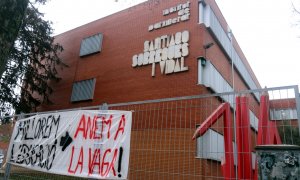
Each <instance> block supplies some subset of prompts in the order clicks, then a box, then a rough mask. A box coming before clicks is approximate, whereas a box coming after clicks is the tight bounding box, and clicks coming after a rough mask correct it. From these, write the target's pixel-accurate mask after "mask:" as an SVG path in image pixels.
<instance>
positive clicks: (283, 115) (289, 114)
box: [270, 108, 298, 120]
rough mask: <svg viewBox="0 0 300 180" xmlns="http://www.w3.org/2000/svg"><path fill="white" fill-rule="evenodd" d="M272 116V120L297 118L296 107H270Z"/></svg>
mask: <svg viewBox="0 0 300 180" xmlns="http://www.w3.org/2000/svg"><path fill="white" fill-rule="evenodd" d="M270 118H271V119H272V120H292V119H298V118H297V110H296V109H292V108H290V109H270Z"/></svg>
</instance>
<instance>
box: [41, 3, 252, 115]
mask: <svg viewBox="0 0 300 180" xmlns="http://www.w3.org/2000/svg"><path fill="white" fill-rule="evenodd" d="M185 2H186V1H184V0H176V1H175V0H174V1H158V3H155V2H154V1H148V2H145V3H142V4H140V5H137V6H134V7H132V8H129V9H127V10H124V11H121V12H119V13H116V14H113V15H110V16H108V17H105V18H102V19H99V20H97V21H94V22H91V23H89V24H86V25H83V26H81V27H78V28H76V29H73V30H71V31H68V32H65V33H63V34H60V35H58V36H56V42H58V43H60V44H62V45H63V47H64V49H65V50H64V51H63V52H62V53H61V58H62V59H63V60H64V62H65V63H66V64H68V65H69V68H65V69H64V70H60V71H59V73H60V76H61V77H62V78H63V79H62V81H60V82H59V83H52V85H53V88H54V93H53V94H52V96H51V97H50V98H51V100H52V101H53V102H54V104H53V105H50V106H47V107H43V108H40V109H39V110H57V109H64V108H72V107H83V106H91V105H99V104H101V103H104V102H106V103H119V102H128V101H138V100H148V99H158V98H167V97H177V96H186V95H195V94H206V93H209V91H207V90H206V88H205V87H203V86H201V85H197V81H198V79H197V76H198V75H197V74H198V65H197V57H199V56H203V55H204V50H203V44H206V43H208V42H214V40H213V38H212V37H211V35H210V33H209V32H208V31H207V30H206V28H205V26H204V25H202V24H198V1H196V0H192V1H190V2H191V6H190V20H188V21H184V22H180V23H177V24H175V25H171V26H168V27H164V28H161V29H158V30H154V31H151V32H149V31H148V26H149V25H150V24H154V23H156V22H159V21H162V20H166V19H169V18H173V17H177V13H174V14H170V15H168V16H163V15H162V11H163V9H166V8H170V7H172V6H175V5H177V4H179V3H185ZM210 3H213V4H212V6H216V5H214V2H210ZM221 19H222V18H221ZM183 30H188V31H189V34H190V40H189V55H188V56H187V57H186V58H185V59H186V60H185V64H186V66H188V68H189V70H188V71H186V72H180V73H175V74H170V75H162V74H160V68H159V64H157V65H156V75H155V77H152V76H151V69H152V67H151V65H147V66H141V67H136V68H132V66H131V65H132V56H133V55H135V54H138V53H141V52H143V45H144V41H146V40H154V39H155V38H156V37H159V36H162V35H170V34H175V33H176V32H182V31H183ZM99 32H100V33H103V36H104V37H103V44H102V52H100V53H98V54H94V55H90V56H86V57H82V58H81V57H79V50H80V43H81V41H82V39H83V38H85V37H88V36H91V35H94V34H96V33H99ZM214 43H215V45H214V46H212V47H211V48H210V49H209V50H207V58H208V59H209V60H211V61H212V62H213V64H214V65H215V66H216V68H217V69H218V70H219V71H220V72H221V73H222V74H223V76H224V78H225V79H226V80H227V81H228V82H231V65H230V64H229V62H228V60H227V59H226V57H225V56H224V54H223V52H222V51H221V48H220V47H219V46H218V45H217V43H216V42H214ZM90 78H96V87H95V93H94V99H93V100H92V101H88V102H78V103H71V102H70V97H71V91H72V84H73V82H75V81H80V80H85V79H90ZM235 81H236V85H235V86H236V87H237V89H239V90H241V89H247V88H246V86H245V84H244V83H243V81H242V80H241V79H240V78H238V74H237V73H235Z"/></svg>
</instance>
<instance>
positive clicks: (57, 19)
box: [40, 0, 300, 87]
mask: <svg viewBox="0 0 300 180" xmlns="http://www.w3.org/2000/svg"><path fill="white" fill-rule="evenodd" d="M142 1H143V0H118V1H117V2H116V0H50V1H49V2H48V3H47V4H46V5H45V6H43V7H40V10H41V11H42V12H44V13H45V18H46V19H48V20H51V21H52V22H53V28H54V29H55V34H60V33H62V32H65V31H67V30H70V29H73V28H75V27H78V26H80V25H83V24H86V23H88V22H91V21H93V20H96V19H99V18H101V17H104V16H107V15H109V14H112V13H114V12H117V11H120V10H122V9H125V8H126V7H128V6H133V5H135V4H137V3H140V2H142ZM216 2H217V4H218V5H219V8H220V9H221V11H222V13H223V15H224V17H225V19H226V20H227V22H228V24H229V26H230V28H231V29H232V31H233V34H234V36H235V37H236V39H237V41H238V43H239V45H240V47H241V48H242V50H243V52H244V54H245V56H246V58H247V60H248V61H249V63H250V65H251V67H252V69H253V71H254V73H255V74H256V76H257V78H258V80H259V82H260V84H261V86H262V87H265V86H267V87H277V86H285V85H299V86H300V26H296V24H297V20H299V19H300V15H297V14H296V13H294V12H293V8H292V2H293V3H294V4H295V6H296V7H300V0H216ZM299 10H300V8H299Z"/></svg>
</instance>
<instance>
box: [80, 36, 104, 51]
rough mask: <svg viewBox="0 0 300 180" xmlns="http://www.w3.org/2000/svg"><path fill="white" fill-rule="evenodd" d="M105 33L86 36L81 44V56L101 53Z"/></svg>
mask: <svg viewBox="0 0 300 180" xmlns="http://www.w3.org/2000/svg"><path fill="white" fill-rule="evenodd" d="M102 39H103V35H102V34H101V33H99V34H96V35H93V36H90V37H87V38H84V39H83V40H82V42H81V45H80V54H79V56H80V57H83V56H87V55H90V54H95V53H99V52H100V51H101V48H102Z"/></svg>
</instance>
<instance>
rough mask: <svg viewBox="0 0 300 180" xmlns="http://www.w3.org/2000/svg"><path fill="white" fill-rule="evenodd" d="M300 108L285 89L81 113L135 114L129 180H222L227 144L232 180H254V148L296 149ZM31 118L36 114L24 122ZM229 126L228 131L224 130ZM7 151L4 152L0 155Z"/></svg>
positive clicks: (8, 169) (31, 175)
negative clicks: (225, 113)
mask: <svg viewBox="0 0 300 180" xmlns="http://www.w3.org/2000/svg"><path fill="white" fill-rule="evenodd" d="M262 97H264V98H267V100H268V104H266V106H264V107H265V108H266V109H265V110H266V111H265V110H263V109H262V104H264V103H263V102H262V101H264V100H263V99H262ZM299 103H300V101H299V91H298V86H286V87H278V88H266V89H257V90H249V91H248V90H247V91H239V92H227V93H219V94H205V95H195V96H185V97H175V98H166V99H158V100H148V101H139V102H128V103H120V104H104V105H101V106H94V107H86V108H81V109H109V110H127V111H132V112H133V119H132V132H131V150H130V163H129V164H130V165H129V177H128V179H153V180H156V179H172V180H173V179H189V180H193V179H197V180H199V179H224V175H225V174H226V171H224V166H222V164H224V163H225V164H226V163H228V157H227V156H226V153H228V151H227V150H226V144H227V145H228V144H232V146H230V145H229V147H231V149H232V151H233V152H232V155H233V156H232V158H233V163H234V164H232V165H231V166H228V167H229V171H231V172H233V173H234V174H233V177H234V178H233V179H238V177H242V176H243V177H248V179H254V178H255V174H256V173H257V172H256V170H255V169H257V168H256V154H255V149H254V148H255V147H256V145H257V144H262V143H263V144H272V143H283V144H296V145H300V136H299V119H298V117H300V109H299V108H300V107H299ZM222 104H227V105H228V107H229V108H228V109H229V110H228V112H229V115H230V116H231V118H230V119H229V120H225V119H226V117H225V116H223V115H222V114H218V113H222V112H221V111H217V110H218V108H220V106H222ZM240 108H244V109H240ZM69 110H70V109H69ZM72 110H74V109H72ZM263 112H267V113H265V114H264V113H263ZM40 113H41V112H40ZM32 115H34V113H31V114H25V115H23V116H32ZM213 115H215V116H216V117H217V118H215V121H214V122H213V123H212V121H211V119H210V118H212V116H213ZM18 116H20V115H18ZM18 116H15V117H18ZM240 116H243V117H246V118H248V121H249V123H248V124H247V123H246V124H243V123H244V122H246V121H243V122H242V123H241V122H239V119H240ZM261 119H264V121H263V122H264V123H261V122H262V120H261ZM226 121H227V123H226ZM224 122H225V124H224ZM228 122H229V124H230V127H226V125H228ZM205 123H206V124H205ZM201 125H202V128H203V127H204V125H205V127H206V128H205V131H203V133H202V134H201V136H197V138H196V139H195V140H192V137H193V135H194V134H195V131H196V129H197V127H199V126H201ZM1 126H2V127H4V126H6V127H8V125H1ZM10 126H11V125H10ZM239 128H240V129H239ZM11 130H12V129H11ZM229 130H230V131H229ZM225 132H231V133H230V135H231V139H232V142H229V141H230V140H229V141H228V138H227V141H226V140H225V139H226V138H224V135H225V134H224V133H225ZM267 132H268V133H267ZM9 133H11V131H9V128H6V134H2V130H1V133H0V135H1V147H5V143H6V144H7V142H8V141H9ZM272 133H273V134H272ZM263 136H265V137H263ZM238 144H243V146H242V147H241V146H239V145H238ZM224 147H225V148H224ZM245 147H248V150H247V151H246V150H244V149H245ZM241 148H242V149H241ZM243 148H244V149H243ZM246 149H247V148H246ZM5 151H6V149H2V152H3V154H5ZM0 153H1V151H0ZM245 154H247V155H248V156H247V157H248V160H249V162H248V164H246V163H247V162H246V161H245V160H244V159H243V160H241V157H246V156H243V155H245ZM226 158H227V159H226ZM249 163H250V164H249ZM4 164H5V162H4ZM238 167H248V169H246V168H243V169H242V168H238ZM249 168H250V169H249ZM227 171H228V169H227ZM246 174H247V175H246ZM1 176H2V177H5V176H6V177H8V176H9V177H10V179H20V178H22V179H76V178H73V177H68V176H57V175H52V174H47V173H41V172H37V171H31V170H27V169H23V168H19V167H15V166H9V165H8V164H6V166H2V168H1ZM246 179H247V178H246Z"/></svg>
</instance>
